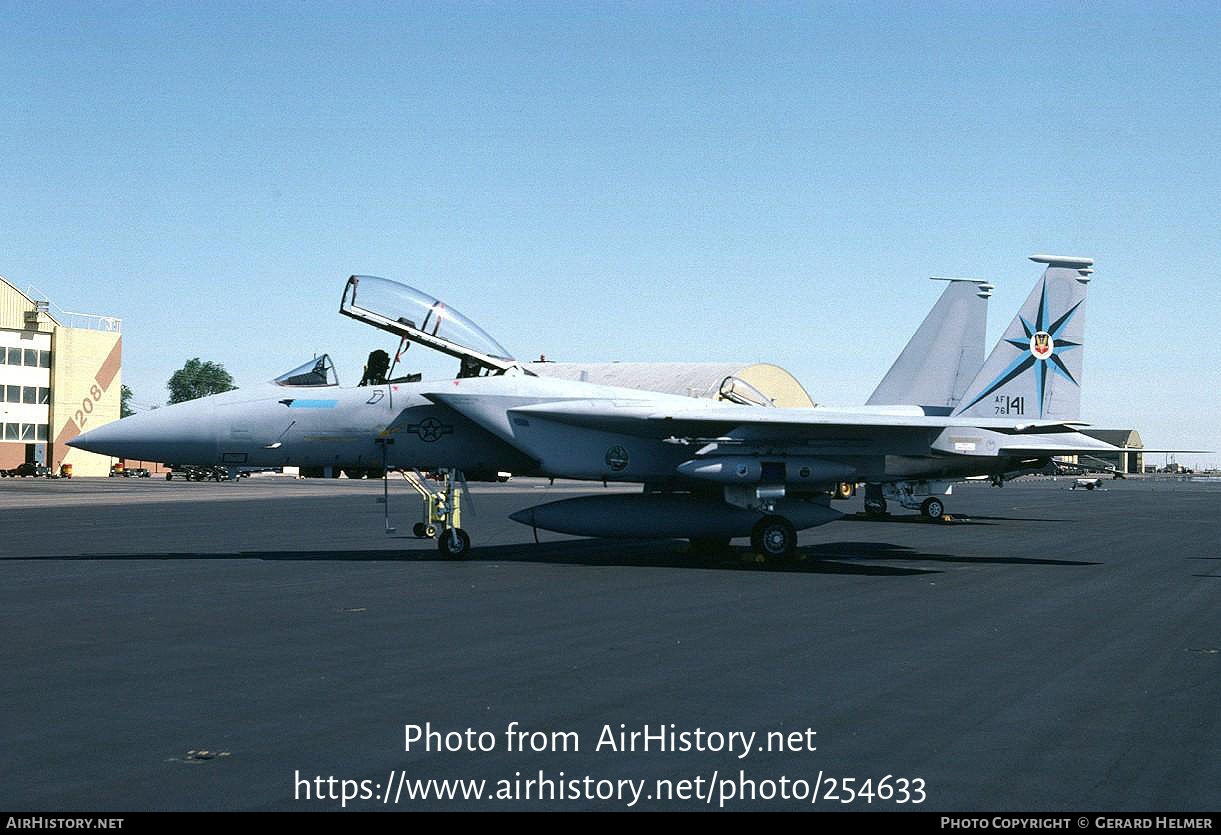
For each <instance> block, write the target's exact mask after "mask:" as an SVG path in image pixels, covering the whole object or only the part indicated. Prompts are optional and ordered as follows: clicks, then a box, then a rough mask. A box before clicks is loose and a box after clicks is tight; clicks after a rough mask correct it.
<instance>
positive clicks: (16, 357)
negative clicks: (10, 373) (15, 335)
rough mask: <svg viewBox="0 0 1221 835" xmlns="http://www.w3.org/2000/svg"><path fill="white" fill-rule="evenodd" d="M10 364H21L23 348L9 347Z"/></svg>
mask: <svg viewBox="0 0 1221 835" xmlns="http://www.w3.org/2000/svg"><path fill="white" fill-rule="evenodd" d="M8 364H9V365H21V349H20V348H9V349H8Z"/></svg>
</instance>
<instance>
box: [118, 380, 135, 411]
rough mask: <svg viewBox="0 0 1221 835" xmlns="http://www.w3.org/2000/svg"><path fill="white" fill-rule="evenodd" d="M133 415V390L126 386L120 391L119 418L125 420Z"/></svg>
mask: <svg viewBox="0 0 1221 835" xmlns="http://www.w3.org/2000/svg"><path fill="white" fill-rule="evenodd" d="M131 414H132V410H131V388H130V387H129V386H127V385H124V386H123V387H122V388H121V389H119V417H120V418H125V417H128V416H130V415H131Z"/></svg>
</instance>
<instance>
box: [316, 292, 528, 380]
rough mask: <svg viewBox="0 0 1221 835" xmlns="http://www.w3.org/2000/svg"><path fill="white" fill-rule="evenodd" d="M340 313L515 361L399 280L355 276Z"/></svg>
mask: <svg viewBox="0 0 1221 835" xmlns="http://www.w3.org/2000/svg"><path fill="white" fill-rule="evenodd" d="M340 310H341V311H342V312H348V311H352V312H356V311H360V312H364V313H371V314H373V315H374V316H376V317H378V318H380V319H383V320H389V321H390V322H397V323H400V324H402V325H406V326H407V328H409V329H411V330H412V331H416V332H419V333H420V334H422V335H425V336H430V337H434V338H435V339H437V340H441V341H443V342H446V343H449V344H450V345H453V346H457V347H459V348H465V349H466V350H468V351H474V352H476V353H479V354H483V355H484V356H487V357H494V358H496V359H500V360H510V361H511V360H512V359H513V355H512V354H510V353H509V352H508V351H507V350H505V348H504V346H502V345H501V344H500V343H499V342H497V341H496V340H495V339H493V338H492V337H491V336H489V335H488V334H487V333H486V332H485V331H484V330H483V328H481V327H479V326H478V325H476V324H475V323H474V322H472V321H471V320H470V319H468V318H466V317H465V316H463V315H462V314H461V313H459V312H458V311H457V310H454V309H453V308H452V307H450V306H449V305H447V304H445V303H444V302H442V301H440V300H439V299H435V298H433V297H432V296H430V295H428V294H427V293H424V292H421V291H420V290H417V289H415V288H414V287H408V286H407V285H406V284H399V283H398V282H397V281H391V280H389V279H386V278H378V277H376V276H369V275H355V276H352V277H351V278H350V279H349V280H348V285H347V287H346V288H345V290H344V297H343V304H342V305H341V307H340ZM349 315H350V314H349ZM360 318H365V317H360Z"/></svg>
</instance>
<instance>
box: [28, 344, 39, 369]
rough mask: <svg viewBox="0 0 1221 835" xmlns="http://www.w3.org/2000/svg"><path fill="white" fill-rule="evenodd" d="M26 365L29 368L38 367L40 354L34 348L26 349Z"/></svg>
mask: <svg viewBox="0 0 1221 835" xmlns="http://www.w3.org/2000/svg"><path fill="white" fill-rule="evenodd" d="M25 364H26V366H27V367H28V368H37V367H38V352H37V351H35V350H34V349H33V348H26V349H25Z"/></svg>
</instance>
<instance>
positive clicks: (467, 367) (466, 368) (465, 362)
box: [458, 357, 483, 379]
mask: <svg viewBox="0 0 1221 835" xmlns="http://www.w3.org/2000/svg"><path fill="white" fill-rule="evenodd" d="M482 373H483V364H482V363H480V362H479V361H478V360H476V359H473V358H471V357H463V358H462V364H461V365H459V366H458V379H462V378H464V377H478V376H480V375H481V374H482Z"/></svg>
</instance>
